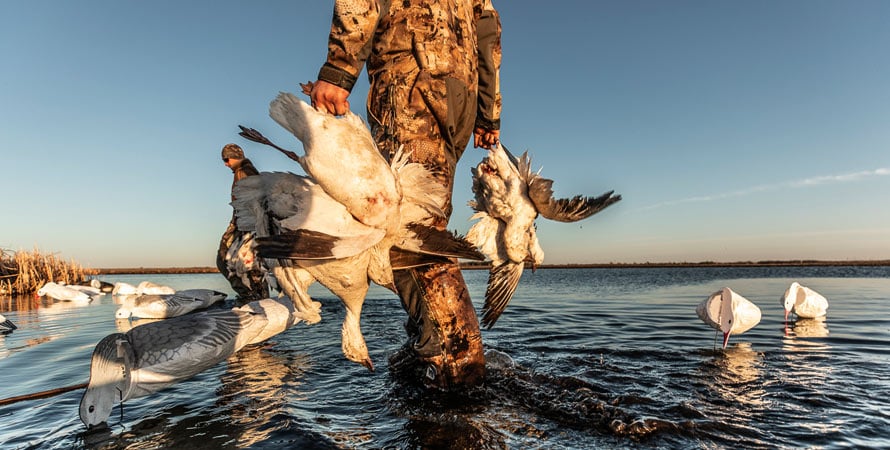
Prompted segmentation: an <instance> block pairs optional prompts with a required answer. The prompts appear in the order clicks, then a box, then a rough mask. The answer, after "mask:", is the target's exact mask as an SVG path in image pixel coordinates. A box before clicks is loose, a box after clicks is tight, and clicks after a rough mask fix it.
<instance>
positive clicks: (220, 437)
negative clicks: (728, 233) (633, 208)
mask: <svg viewBox="0 0 890 450" xmlns="http://www.w3.org/2000/svg"><path fill="white" fill-rule="evenodd" d="M878 270H883V272H880V273H877V272H876V271H878ZM869 273H873V275H868V274H869ZM862 274H866V275H862ZM487 275H488V273H487V271H468V272H467V273H466V275H465V278H466V279H467V282H468V285H469V286H468V287H469V289H470V291H471V292H472V295H473V296H474V297H473V298H474V300H478V299H481V298H482V297H483V296H484V293H485V287H486V283H487V279H488V276H487ZM526 275H528V276H526ZM851 277H855V278H851ZM146 278H147V279H149V280H151V281H153V282H157V283H159V284H165V285H169V286H174V287H177V288H197V287H200V288H208V289H214V288H217V290H225V289H227V282H226V281H225V279H223V278H222V277H220V276H219V275H218V274H213V275H188V276H181V277H170V276H168V277H153V276H148V277H146V276H143V275H133V276H131V277H130V278H128V279H122V280H130V281H133V282H136V283H138V282H139V281H142V280H143V279H146ZM792 280H801V281H802V282H804V283H810V284H813V285H819V286H820V290H821V291H823V292H825V294H826V295H827V296H829V297H830V298H832V299H833V303H832V315H831V316H830V322H831V323H830V333H829V330H828V329H829V324H828V322H827V321H824V320H823V321H812V320H803V319H801V320H798V321H796V322H789V323H788V331H787V333H786V332H785V330H784V320H783V316H784V314H783V310H782V307H781V305H780V304H779V302H777V301H775V299H776V297H778V296H779V295H780V294H781V293H782V292H784V290H785V288H787V286H788V283H790V282H791V281H792ZM725 285H731V286H734V287H738V289H739V290H740V291H743V292H745V293H746V296H747V297H749V298H750V299H751V300H752V301H756V302H757V303H758V305H759V306H760V307H761V308H762V312H763V320H762V323H761V324H760V325H759V326H758V327H755V328H753V329H751V330H749V331H748V332H747V333H745V335H744V337H745V339H743V340H741V341H733V342H731V345H730V346H729V347H728V348H727V349H726V350H725V351H724V350H717V349H711V347H712V345H711V343H710V342H709V336H707V335H706V334H705V333H703V332H702V330H703V329H702V328H701V323H700V322H699V321H698V319H697V317H695V314H694V312H692V311H693V310H694V306H695V304H696V303H697V302H698V301H700V295H701V292H713V291H714V290H716V289H718V288H719V287H720V286H725ZM381 289H382V288H381ZM888 293H890V268H884V269H860V268H814V269H778V268H770V269H747V268H739V269H705V268H696V269H682V268H681V269H645V270H635V269H626V270H623V269H617V270H612V269H596V270H585V269H566V270H561V269H552V270H551V269H548V270H539V271H538V272H537V273H535V274H531V273H529V272H527V273H526V274H523V279H522V281H521V283H520V286H519V289H518V291H517V295H516V296H515V297H514V298H513V300H512V301H511V305H510V307H509V309H508V314H505V316H504V318H503V319H502V320H503V321H504V323H503V324H502V323H501V322H498V325H497V326H496V327H494V328H493V329H490V330H483V336H484V341H485V345H486V350H490V349H496V350H498V351H501V352H503V355H502V356H503V358H499V357H498V356H495V355H493V354H492V353H489V355H490V356H491V357H490V360H489V369H490V371H489V376H488V377H487V379H486V383H485V385H484V386H482V387H480V388H479V389H478V390H476V391H473V392H471V393H469V394H468V395H467V396H466V397H463V396H461V397H459V398H454V397H439V396H436V395H431V394H429V393H428V392H425V391H419V390H414V389H412V388H411V387H410V386H407V384H408V383H406V382H405V381H401V380H397V377H394V376H393V372H392V371H391V367H389V366H388V365H387V364H381V365H380V367H379V369H378V370H379V371H378V372H376V373H367V371H365V370H364V369H363V368H361V367H352V366H351V365H348V364H347V363H346V362H344V361H343V358H342V354H341V352H340V348H339V339H340V335H341V329H340V328H341V323H342V314H343V312H342V307H341V306H340V302H339V300H338V299H336V298H335V297H333V296H330V295H329V294H320V295H321V297H322V298H320V301H322V303H323V309H324V310H325V312H324V314H323V317H324V319H323V320H322V321H321V322H319V323H318V324H315V325H313V326H311V327H294V328H292V329H291V330H289V331H288V332H287V333H282V334H281V335H278V336H276V337H275V338H273V339H271V340H269V341H267V342H266V343H264V344H262V345H256V346H250V347H245V348H244V349H243V350H242V351H241V352H239V353H238V354H236V355H234V356H233V357H231V358H230V359H228V360H227V361H226V362H224V363H221V364H219V365H217V366H214V367H212V368H210V369H208V370H206V371H204V372H202V373H200V374H198V375H196V376H195V377H193V378H192V379H189V380H186V381H183V382H181V383H177V384H176V385H174V386H171V387H169V388H167V389H165V390H163V391H161V392H158V393H156V394H154V395H151V396H146V397H143V398H140V399H138V401H132V402H128V403H127V405H126V406H125V408H124V409H125V410H126V414H125V415H121V414H120V413H119V412H118V411H117V410H115V411H114V412H113V416H112V420H111V422H112V425H111V427H110V428H109V429H106V430H104V431H103V430H93V431H91V432H88V433H87V432H85V430H84V427H83V424H82V423H81V422H80V420H79V419H78V417H77V414H76V411H77V404H78V402H79V400H80V395H81V392H73V393H67V394H62V395H58V396H54V397H51V398H47V399H44V400H39V401H25V402H21V403H17V404H14V405H9V406H3V407H0V423H2V426H0V442H3V445H2V447H3V448H14V449H20V448H40V449H62V448H64V449H69V448H85V447H86V448H243V447H249V448H338V449H339V448H358V449H364V448H369V449H377V448H406V449H407V448H485V449H487V448H490V449H500V448H636V447H646V448H835V447H857V448H865V447H870V448H874V447H882V448H890V439H888V438H887V437H886V435H887V433H886V430H887V429H890V416H888V415H887V414H886V413H885V412H886V411H887V410H890V409H888V408H890V403H888V402H890V400H888V399H890V365H888V364H887V363H886V362H887V357H886V348H887V346H888V345H890V344H888V343H890V316H887V314H886V305H887V302H888V301H890V297H888ZM386 294H387V295H389V293H388V291H387V292H386ZM230 295H231V293H230ZM325 295H327V297H325ZM116 301H117V299H116V298H113V297H111V296H106V297H105V298H103V299H98V300H97V301H94V302H93V303H92V304H90V305H89V307H73V305H70V304H69V305H65V304H58V305H57V306H53V305H54V304H55V303H54V302H51V301H47V300H46V299H33V298H22V297H20V298H18V299H16V300H13V301H10V300H9V299H0V308H7V309H6V310H10V309H11V310H12V312H11V314H7V313H6V312H5V311H0V312H4V315H7V316H9V315H11V316H12V319H13V321H14V322H16V323H17V324H18V325H19V326H20V329H19V330H17V331H16V332H14V333H13V334H11V335H7V336H5V337H3V338H0V398H7V397H12V396H16V395H21V394H27V393H32V392H38V391H43V390H47V389H51V388H58V387H60V386H64V385H71V384H73V383H75V382H80V381H86V376H87V373H88V371H89V364H88V363H89V360H90V354H91V352H92V350H93V347H94V346H95V344H96V342H98V340H100V339H101V338H103V337H104V336H107V335H108V334H109V333H113V332H115V331H121V332H123V331H125V330H127V329H129V328H130V327H132V326H136V325H139V324H142V323H147V321H144V320H140V321H134V322H129V321H121V322H115V321H114V311H115V309H116V305H115V302H116ZM230 303H231V302H230ZM479 303H481V302H479ZM45 307H46V309H47V311H46V312H43V311H40V310H43V309H44V308H45ZM54 311H58V312H54ZM404 318H405V314H404V311H403V310H402V308H401V306H400V304H399V302H398V300H397V299H394V298H393V297H392V296H383V295H382V294H381V296H380V297H376V298H374V297H372V298H371V300H370V301H368V302H366V304H365V308H364V310H363V317H362V322H363V331H364V332H365V334H366V339H368V341H369V342H372V343H373V344H372V347H373V348H372V349H371V351H372V354H373V357H374V358H375V359H380V360H381V361H386V360H388V357H389V356H391V355H392V354H393V352H394V351H395V350H396V349H398V348H399V347H400V346H401V345H402V344H403V343H404V341H405V331H404V328H403V322H404ZM41 342H42V344H40V345H37V344H38V343H41ZM27 345H32V346H31V347H27ZM19 348H21V349H22V350H20V351H17V350H16V349H19ZM4 350H5V351H6V352H8V353H6V356H5V357H4V356H3V355H4ZM506 356H509V358H506ZM510 359H512V361H513V363H510Z"/></svg>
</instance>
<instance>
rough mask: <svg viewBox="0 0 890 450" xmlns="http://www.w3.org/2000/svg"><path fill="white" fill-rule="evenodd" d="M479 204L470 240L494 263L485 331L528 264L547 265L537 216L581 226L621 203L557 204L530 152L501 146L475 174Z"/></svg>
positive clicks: (579, 199) (603, 198)
mask: <svg viewBox="0 0 890 450" xmlns="http://www.w3.org/2000/svg"><path fill="white" fill-rule="evenodd" d="M472 172H473V193H474V196H475V200H474V201H470V203H469V204H470V206H471V207H472V208H473V209H474V210H475V211H476V213H475V214H474V215H473V216H472V217H471V218H470V220H476V219H478V221H477V222H475V223H474V224H473V225H472V226H471V227H470V230H469V232H467V240H468V241H470V242H472V243H473V244H474V245H476V246H477V247H478V248H479V249H480V250H481V251H482V253H484V254H485V255H486V256H488V258H489V259H490V260H491V264H492V266H491V270H490V271H489V276H488V286H487V288H486V290H485V304H484V305H483V308H482V312H483V316H482V325H484V326H487V327H488V328H491V327H492V326H493V325H494V323H495V322H496V321H497V320H498V317H500V315H501V313H502V312H503V311H504V309H505V308H506V307H507V303H508V302H509V301H510V299H511V298H512V297H513V293H514V292H515V291H516V286H517V285H518V284H519V278H520V277H521V276H522V270H523V268H524V266H525V263H526V262H531V263H532V264H533V267H535V266H537V265H539V264H541V263H542V262H543V260H544V250H543V249H542V248H541V245H540V243H539V242H538V236H537V233H536V231H535V219H537V217H538V215H541V216H543V217H544V218H546V219H550V220H555V221H559V222H576V221H579V220H582V219H585V218H587V217H590V216H592V215H593V214H596V213H598V212H600V211H602V210H603V209H605V208H606V207H608V206H609V205H612V204H613V203H615V202H617V201H619V200H621V196H620V195H613V192H614V191H609V192H606V193H605V194H603V195H600V196H598V197H585V196H581V195H578V196H575V197H572V198H565V199H555V198H553V189H552V186H553V180H549V179H547V178H543V177H541V176H540V175H538V173H535V172H532V170H531V159H530V158H529V156H528V152H525V153H523V154H522V157H521V158H518V159H517V158H516V157H515V156H513V155H512V154H511V153H510V152H509V151H507V149H506V148H504V147H503V146H502V145H500V144H498V145H495V146H493V147H492V148H491V149H490V150H489V151H488V155H487V156H486V157H485V158H483V159H482V162H480V163H479V165H477V166H476V167H475V168H474V169H473V170H472Z"/></svg>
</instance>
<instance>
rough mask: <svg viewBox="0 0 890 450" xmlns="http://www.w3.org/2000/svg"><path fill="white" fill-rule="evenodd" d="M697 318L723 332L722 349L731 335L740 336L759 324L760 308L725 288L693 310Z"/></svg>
mask: <svg viewBox="0 0 890 450" xmlns="http://www.w3.org/2000/svg"><path fill="white" fill-rule="evenodd" d="M695 313H696V314H698V317H699V318H700V319H701V320H702V321H703V322H704V323H706V324H708V325H709V326H710V327H712V328H714V329H716V330H719V331H721V332H723V348H726V344H727V342H729V336H730V335H732V334H742V333H744V332H746V331H748V330H750V329H751V328H753V327H754V326H755V325H757V324H758V323H760V308H758V307H757V305H755V304H754V303H752V302H751V301H750V300H748V299H746V298H745V297H742V296H741V295H739V294H738V293H736V292H734V291H733V290H732V289H730V288H728V287H725V288H723V289H721V290H719V291H717V292H714V293H713V294H711V295H710V296H709V297H708V298H706V299H705V300H704V301H702V302H701V303H699V305H698V306H697V307H696V308H695Z"/></svg>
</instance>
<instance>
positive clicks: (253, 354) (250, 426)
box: [217, 344, 308, 448]
mask: <svg viewBox="0 0 890 450" xmlns="http://www.w3.org/2000/svg"><path fill="white" fill-rule="evenodd" d="M266 347H267V346H266V345H263V344H258V345H253V346H248V347H245V348H243V349H242V350H241V351H239V352H238V353H235V354H234V355H232V357H230V358H229V359H228V363H227V369H226V372H225V373H224V374H223V375H222V377H221V380H220V381H221V382H222V386H221V387H220V388H219V391H218V392H217V395H218V397H219V398H218V401H217V407H218V408H219V409H220V411H221V412H225V414H226V415H228V418H226V419H225V422H226V423H229V424H232V425H235V426H234V427H232V428H231V429H230V431H233V432H235V433H237V435H235V436H230V439H231V441H230V442H232V443H234V444H235V446H236V447H237V448H244V447H249V446H251V445H254V444H256V443H258V442H263V441H265V440H266V439H268V437H269V435H270V433H272V432H273V431H274V428H272V427H268V426H266V424H267V423H268V422H269V421H271V420H272V418H273V417H275V416H278V415H283V414H284V409H285V406H286V405H287V404H288V402H289V401H294V400H295V399H297V398H301V397H305V396H306V393H301V392H300V390H299V389H295V387H299V386H300V385H301V384H302V382H301V378H302V377H303V371H304V367H305V366H307V365H308V360H307V359H306V358H305V355H299V354H298V355H280V354H276V353H275V352H274V351H273V350H271V349H269V348H266Z"/></svg>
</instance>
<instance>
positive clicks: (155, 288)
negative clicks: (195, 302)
mask: <svg viewBox="0 0 890 450" xmlns="http://www.w3.org/2000/svg"><path fill="white" fill-rule="evenodd" d="M175 293H176V289H173V288H172V287H170V286H163V285H160V284H157V283H152V282H151V281H143V282H141V283H139V284H138V285H136V286H133V285H132V284H129V283H124V282H118V283H115V284H114V289H113V290H112V291H111V294H112V295H143V294H147V295H170V294H175Z"/></svg>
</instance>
